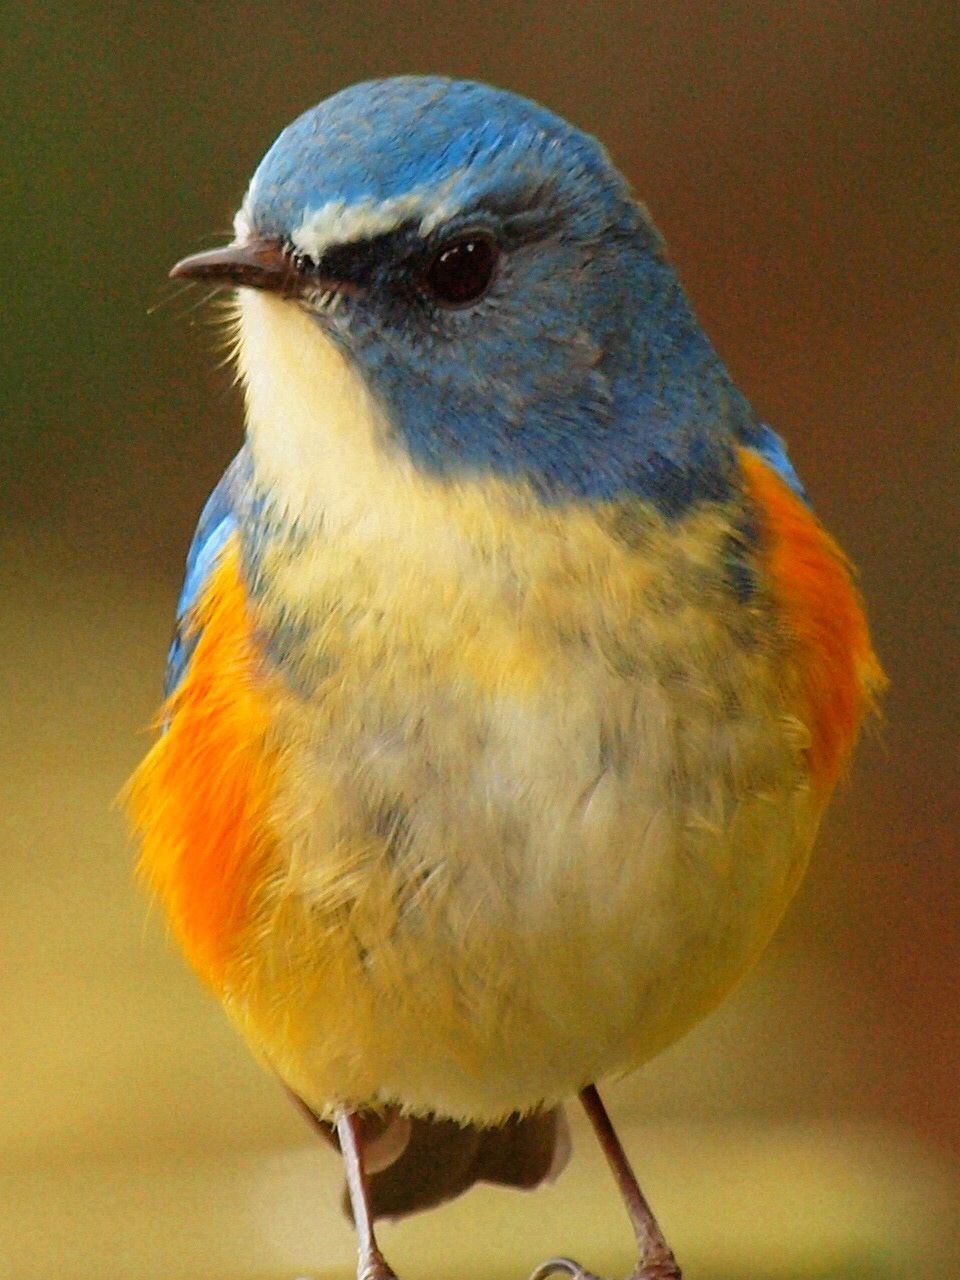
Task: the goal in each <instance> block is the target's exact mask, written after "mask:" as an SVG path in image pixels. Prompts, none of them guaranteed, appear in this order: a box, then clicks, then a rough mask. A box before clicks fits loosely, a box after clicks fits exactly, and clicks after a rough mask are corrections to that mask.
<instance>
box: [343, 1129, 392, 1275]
mask: <svg viewBox="0 0 960 1280" xmlns="http://www.w3.org/2000/svg"><path fill="white" fill-rule="evenodd" d="M337 1138H338V1139H339V1141H340V1150H341V1151H342V1153H343V1168H344V1173H345V1175H346V1179H347V1193H348V1195H349V1196H350V1208H351V1209H352V1210H353V1221H354V1225H355V1227H356V1229H357V1280H397V1277H396V1276H395V1275H394V1273H393V1271H392V1270H391V1268H390V1267H389V1266H388V1265H387V1263H386V1261H385V1259H384V1256H383V1254H382V1253H381V1252H380V1246H379V1245H378V1244H377V1238H376V1236H375V1235H374V1231H373V1215H372V1214H371V1212H370V1189H369V1186H368V1185H367V1175H366V1173H365V1172H364V1168H363V1136H362V1133H361V1129H360V1120H359V1118H358V1117H357V1115H356V1114H355V1113H354V1112H353V1111H341V1112H340V1113H339V1114H338V1115H337Z"/></svg>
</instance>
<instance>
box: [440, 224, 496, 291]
mask: <svg viewBox="0 0 960 1280" xmlns="http://www.w3.org/2000/svg"><path fill="white" fill-rule="evenodd" d="M498 256H499V255H498V250H497V246H496V243H495V242H494V241H493V239H491V237H490V236H484V235H472V236H464V237H463V238H462V239H461V240H451V241H450V243H449V244H446V245H444V247H443V248H442V249H440V250H439V251H438V252H437V253H435V254H434V255H433V257H432V258H431V259H430V261H429V262H428V263H427V266H426V269H425V271H424V273H423V277H422V279H423V286H424V288H425V289H426V290H427V292H428V293H429V294H431V295H432V296H433V297H434V298H435V299H436V300H437V302H439V303H441V304H442V305H443V306H445V307H465V306H467V304H468V303H471V302H476V300H477V299H478V298H480V297H482V296H483V294H484V293H486V291H487V286H488V285H489V284H490V281H491V280H492V279H493V273H494V270H495V268H496V265H497V257H498Z"/></svg>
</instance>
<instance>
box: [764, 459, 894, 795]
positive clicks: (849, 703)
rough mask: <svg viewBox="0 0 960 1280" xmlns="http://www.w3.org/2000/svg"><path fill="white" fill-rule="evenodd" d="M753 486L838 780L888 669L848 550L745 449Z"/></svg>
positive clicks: (805, 703) (800, 673) (807, 719)
mask: <svg viewBox="0 0 960 1280" xmlns="http://www.w3.org/2000/svg"><path fill="white" fill-rule="evenodd" d="M740 462H741V466H742V468H743V473H744V476H745V478H746V481H747V488H748V491H749V493H750V494H751V496H752V497H753V499H754V501H755V502H756V504H757V507H758V508H759V510H760V512H761V515H762V519H763V521H764V524H765V532H766V538H767V543H766V554H767V567H768V571H769V580H770V583H771V585H772V588H773V592H774V595H775V597H776V599H777V602H778V604H779V606H780V610H781V616H782V618H783V621H784V623H785V624H786V630H787V632H788V634H789V636H790V637H791V639H792V641H793V643H794V645H795V647H796V648H795V652H796V665H795V673H796V674H795V678H796V686H797V687H796V688H795V689H793V690H791V693H792V695H793V696H794V697H795V698H797V699H798V701H799V703H800V706H799V708H798V710H799V711H800V714H801V717H802V719H803V721H804V723H805V724H806V725H807V727H808V729H809V731H810V766H811V770H812V772H813V777H814V781H815V782H816V783H817V785H818V786H821V787H823V788H824V789H829V788H830V787H831V786H832V785H833V784H834V783H835V782H836V780H837V778H838V776H839V775H840V773H841V771H842V769H843V766H844V764H845V762H846V760H847V757H848V756H849V754H850V751H851V750H852V748H853V746H854V743H855V742H856V739H857V735H858V733H859V730H860V725H861V723H862V721H863V717H864V715H865V713H866V711H867V710H868V708H869V707H870V705H871V702H872V699H873V696H874V695H875V694H876V693H878V692H879V691H880V689H882V687H883V684H884V676H883V672H882V671H881V669H880V664H879V663H878V661H877V659H876V657H875V655H874V652H873V649H872V648H871V645H870V633H869V631H868V629H867V621H866V618H865V616H864V612H863V605H862V603H861V600H860V596H859V594H858V592H857V590H856V588H855V587H854V585H853V582H852V579H851V572H850V566H849V563H848V561H847V560H846V558H845V556H844V555H843V552H842V551H841V550H840V548H839V547H838V546H837V544H836V543H835V542H834V541H833V539H832V538H831V537H830V535H829V534H828V533H827V532H826V530H825V529H824V528H823V526H822V525H821V524H820V522H819V521H818V520H817V519H816V517H815V516H813V515H812V514H811V512H810V511H809V510H808V508H807V507H806V505H805V504H804V503H803V502H802V501H801V500H800V499H799V498H798V497H797V496H796V494H795V493H794V492H793V491H792V490H791V489H790V487H789V485H788V484H787V483H786V482H785V481H784V480H783V479H782V478H781V477H780V476H779V475H778V474H777V472H776V471H775V470H774V469H773V468H772V467H771V466H769V465H768V464H767V463H766V462H764V461H763V459H762V458H760V457H759V455H757V454H756V453H754V452H752V451H751V450H749V449H742V450H741V451H740Z"/></svg>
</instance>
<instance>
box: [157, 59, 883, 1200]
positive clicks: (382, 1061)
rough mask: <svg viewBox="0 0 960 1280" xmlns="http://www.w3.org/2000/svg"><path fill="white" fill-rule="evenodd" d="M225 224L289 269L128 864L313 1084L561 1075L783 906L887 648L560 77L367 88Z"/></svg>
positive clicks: (493, 1082) (186, 609)
mask: <svg viewBox="0 0 960 1280" xmlns="http://www.w3.org/2000/svg"><path fill="white" fill-rule="evenodd" d="M237 228H238V235H239V236H240V237H241V239H243V238H249V237H259V238H260V239H261V240H262V241H263V243H274V242H275V241H276V242H282V245H283V246H285V252H286V254H287V256H288V260H289V262H290V263H291V264H292V265H291V267H290V270H291V271H296V272H298V273H299V275H298V276H297V279H299V280H302V281H303V282H304V283H303V285H302V287H300V291H299V293H297V294H296V296H290V294H289V290H288V291H287V296H282V297H281V296H276V295H275V294H271V293H270V292H261V291H254V290H251V289H244V290H241V294H240V299H239V307H238V360H239V367H240V372H241V375H242V378H243V382H244V385H245V391H246V407H247V434H248V439H247V443H246V445H245V447H244V450H243V451H242V453H241V455H240V457H239V458H238V460H237V462H236V463H235V464H234V466H233V467H232V468H231V470H230V471H229V472H228V474H227V476H226V477H225V478H224V481H223V482H222V483H221V485H220V486H219V487H218V489H217V491H216V493H215V495H214V496H213V498H212V499H211V502H210V504H208V507H207V510H206V512H205V514H204V516H203V518H202V520H201V524H200V527H199V530H198V534H197V539H196V541H195V544H194V548H193V550H192V551H191V554H190V558H189V561H188V570H187V579H186V583H185V587H184V593H183V596H182V598H181V608H180V614H181V618H180V624H179V629H178V635H177V639H176V641H175V643H174V647H173V650H172V652H171V664H170V681H169V684H170V688H171V690H172V694H171V700H170V701H169V702H168V704H167V708H166V710H165V712H164V718H165V722H166V724H167V729H166V732H165V734H164V736H163V737H161V739H160V740H159V742H158V743H157V745H156V746H155V747H154V749H153V751H152V752H151V754H150V756H149V757H148V758H147V760H146V761H145V763H144V765H143V766H142V767H141V770H140V771H139V773H138V775H137V778H136V780H135V783H134V788H133V796H134V811H135V816H136V820H137V824H138V826H139V828H140V830H141V832H142V834H143V849H144V852H143V860H142V866H143V869H144V873H145V874H146V876H147V878H148V880H149V882H150V883H151V885H152V886H153V888H154V889H155V890H156V891H157V893H158V894H159V895H160V897H161V898H162V900H163V901H164V902H165V904H166V906H167V908H168V911H169V914H170V917H171V920H172V922H173V925H174V928H175V931H176V932H177V934H178V936H179V938H180V939H181V941H182V943H183V945H184V947H185V950H186V951H187V954H188V955H189V956H190V958H191V960H192V961H193V963H194V964H195V966H196V967H197V968H198V969H199V971H200V972H201V973H202V974H203V975H204V976H205V977H206V978H207V979H208V980H209V981H210V982H212V983H213V985H214V986H215V987H216V989H217V990H218V991H219V993H220V994H221V996H222V998H223V999H224V1002H225V1004H226V1006H227V1008H228V1010H229V1011H230V1014H231V1016H232V1017H233V1018H234V1020H235V1021H236V1022H237V1024H238V1026H239V1027H240V1028H241V1030H242V1031H243V1033H244V1035H245V1036H246V1037H247V1039H248V1040H249V1042H250V1044H251V1045H252V1046H253V1048H254V1049H255V1051H256V1052H257V1053H258V1054H259V1055H260V1056H261V1057H262V1058H263V1059H264V1060H265V1061H267V1062H268V1063H269V1064H270V1065H271V1066H272V1067H273V1069H274V1070H276V1071H277V1072H278V1073H279V1075H280V1076H281V1077H282V1078H283V1079H284V1080H285V1082H286V1083H287V1084H288V1085H289V1086H290V1087H291V1088H292V1089H293V1090H294V1091H295V1092H296V1093H297V1094H298V1095H299V1096H300V1097H301V1098H302V1099H304V1100H305V1102H306V1103H307V1104H308V1105H309V1107H310V1108H311V1109H312V1111H313V1112H314V1113H315V1114H316V1115H318V1116H320V1117H329V1116H330V1115H332V1113H333V1111H334V1109H335V1108H336V1107H338V1106H342V1105H351V1106H354V1107H357V1108H369V1107H382V1106H391V1107H395V1108H398V1109H399V1110H400V1111H401V1112H406V1113H413V1114H417V1115H434V1116H440V1117H447V1118H451V1119H454V1120H459V1121H469V1122H472V1123H474V1124H481V1125H483V1124H491V1123H495V1122H500V1121H502V1120H503V1119H504V1118H505V1117H508V1116H510V1115H511V1114H513V1113H516V1112H521V1113H527V1112H533V1111H536V1110H537V1109H542V1108H544V1107H550V1106H552V1105H554V1104H555V1103H558V1102H559V1101H561V1100H562V1099H563V1098H564V1097H566V1096H568V1095H569V1094H571V1093H572V1092H574V1091H576V1090H577V1089H579V1088H580V1087H581V1086H583V1085H584V1084H586V1083H588V1082H591V1081H594V1080H596V1079H598V1078H600V1077H602V1076H604V1075H607V1074H609V1073H611V1072H620V1071H624V1070H627V1069H629V1068H631V1067H633V1066H635V1065H637V1064H638V1063H640V1062H642V1061H644V1060H645V1059H646V1058H648V1057H650V1056H651V1055H652V1054H653V1053H656V1052H657V1051H658V1050H660V1049H662V1048H663V1047H665V1046H666V1045H667V1044H669V1043H670V1042H671V1041H672V1040H674V1039H676V1037H677V1036H679V1035H680V1034H682V1033H683V1032H684V1031H685V1030H686V1029H687V1028H688V1027H689V1026H690V1025H691V1024H692V1023H693V1022H695V1021H696V1020H697V1019H698V1018H700V1017H701V1016H703V1014H704V1013H706V1012H707V1011H708V1010H709V1009H710V1008H711V1007H712V1006H713V1005H715V1004H716V1003H717V1001H718V1000H719V999H721V998H722V996H723V995H724V994H725V992H726V991H727V990H728V989H729V988H730V986H731V985H732V984H733V983H734V982H735V981H736V980H737V979H738V978H739V977H740V976H741V974H742V973H743V972H744V971H745V970H746V969H747V967H748V966H749V965H750V964H751V963H752V962H753V961H754V960H755V959H756V957H757V955H758V954H759V953H760V951H761V950H762V948H763V947H764V945H765V944H766V942H767V940H768V939H769V937H770V935H771V933H772V931H773V929H774V928H775V926H776V924H777V922H778V920H779V918H780V916H781V914H782V912H783V910H784V908H785V907H786V904H787V902H788V901H789V899H790V896H791V894H792V893H793V891H794V889H795V887H796V885H797V883H798V880H799V877H800V875H801V874H802V871H803V869H804V866H805V864H806V861H807V857H808V854H809V851H810V847H811V844H812V841H813V837H814V833H815V831H816V827H817V823H818V821H819V818H820V815H821V813H822V811H823V807H824V805H825V803H826V801H827V799H828V796H829V793H830V790H831V788H832V786H833V784H834V782H835V780H836V778H837V776H838V773H839V771H840V769H841V768H842V765H843V763H844V761H845V760H846V758H847V756H848V755H849V752H850V750H851V748H852V746H853V743H854V740H855V738H856V734H857V731H858V728H859V724H860V721H861V719H862V716H863V714H864V711H865V709H866V707H867V705H868V703H869V699H870V696H871V689H872V688H873V687H875V685H876V684H877V682H878V680H879V672H878V668H877V666H876V662H875V659H874V658H873V656H872V653H871V650H870V645H869V638H868V635H867V630H866V624H865V622H864V619H863V614H862V610H861V606H860V603H859V600H858V598H857V595H856V592H855V590H854V588H853V586H852V584H851V580H850V576H849V572H848V569H847V566H846V564H845V562H844V560H843V558H842V556H841V554H840V553H839V551H838V550H837V548H836V546H835V545H834V544H833V542H832V541H831V540H830V538H829V537H828V536H827V535H826V534H825V533H824V531H823V530H822V528H821V527H820V525H819V524H818V522H817V521H816V519H815V517H814V516H813V515H812V513H811V512H810V510H809V508H808V506H807V505H806V501H805V495H804V493H803V489H802V486H801V485H800V482H799V480H798V478H797V476H796V474H795V472H794V471H793V468H792V466H791V465H790V463H789V460H788V458H787V455H786V452H785V449H784V447H783V444H782V442H781V441H780V440H779V438H778V437H777V436H776V435H775V434H774V433H773V432H772V431H771V430H770V429H769V428H768V427H766V426H764V425H763V424H762V423H760V422H759V421H758V420H757V418H756V417H755V415H754V414H753V413H752V411H751V410H750V408H749V406H748V405H747V404H746V402H745V400H744V399H743V397H742V396H741V395H740V394H739V392H737V391H736V389H735V388H734V387H733V385H732V383H731V382H730V379H729V376H728V375H727V373H726V371H725V370H724V368H723V366H722V364H721V363H720V361H719V360H718V358H717V356H716V354H715V352H714V351H713V349H712V347H711V346H710V344H709V342H708V341H707V339H706V337H705V336H704V335H703V333H702V331H701V329H700V327H699V325H698V324H697V322H696V320H695V318H694V316H693V314H692V312H691V310H690V308H689V306H688V304H687V303H686V300H685V298H684V296H683V293H682V290H681V289H680V286H679V284H678V283H677V280H676V277H675V275H674V273H673V271H672V268H671V267H670V266H669V264H668V263H667V261H666V259H665V257H664V253H663V248H662V245H661V242H660V240H659V237H658V235H657V234H656V232H655V230H654V229H653V227H652V224H651V223H650V220H649V217H648V215H647V214H646V212H645V210H643V209H642V208H641V207H640V206H639V205H637V204H636V203H635V202H634V201H633V200H632V198H631V197H630V195H629V192H628V190H627V188H626V185H625V183H624V181H623V179H622V178H621V177H620V175H619V174H617V173H616V171H615V170H614V169H613V168H612V166H611V165H610V163H609V161H608V159H607V157H606V155H605V153H604V152H603V151H602V149H601V148H600V147H599V145H598V144H597V143H595V142H594V141H593V140H592V139H589V138H586V137H585V135H583V134H581V133H579V132H578V131H577V130H575V129H573V128H572V127H571V126H569V125H566V124H565V123H564V122H562V121H559V120H558V119H557V118H556V117H554V116H552V115H551V114H550V113H548V112H546V111H544V110H543V109H542V108H538V107H534V106H533V105H532V104H529V103H525V102H523V101H522V100H520V99H517V98H514V97H513V96H512V95H508V94H503V93H501V92H498V91H494V90H490V89H486V88H485V87H483V86H477V85H464V84H457V83H452V82H448V81H443V80H439V79H432V78H428V79H401V80H397V81H388V82H381V83H376V84H370V85H362V86H357V87H355V88H353V89H351V90H348V91H346V92H345V93H344V94H340V95H338V96H337V97H335V98H334V99H331V100H330V101H329V102H327V103H324V104H321V106H320V107H317V108H315V109H314V110H313V111H311V112H308V113H306V115H304V116H303V117H301V118H300V120H298V121H297V122H295V123H294V124H293V125H292V126H290V128H289V129H288V130H286V131H285V132H284V133H283V134H281V136H280V138H279V140H278V141H277V143H276V144H275V145H274V147H273V148H272V149H271V151H270V152H269V153H268V155H267V157H266V158H265V160H264V161H263V163H262V165H261V166H260V168H259V169H258V171H257V173H256V175H255V176H254V179H253V181H252V183H251V186H250V190H249V192H248V194H247V198H246V200H245V201H244V205H243V208H242V210H241V213H240V214H239V215H238V221H237ZM465 228H470V229H474V230H475V229H477V228H481V229H482V231H483V233H484V234H485V235H487V236H490V237H492V238H494V240H495V242H496V244H497V246H498V252H499V255H500V257H499V265H498V269H497V274H496V276H495V277H494V280H493V282H492V284H491V286H490V289H489V290H488V291H487V293H486V294H485V295H484V296H483V298H482V299H480V300H478V301H477V303H476V304H475V305H473V306H469V307H466V308H461V309H458V310H456V311H452V310H444V309H443V308H441V307H439V306H437V305H436V304H435V302H434V301H431V300H430V299H429V298H427V297H426V296H425V295H424V293H423V292H422V291H421V290H420V289H419V286H418V283H417V282H418V280H419V279H420V276H419V274H418V273H420V272H421V271H422V267H423V263H424V261H425V260H426V259H427V258H428V257H429V255H431V254H433V253H435V252H436V250H437V248H438V246H442V245H443V244H444V243H449V240H450V237H451V236H457V235H462V234H463V233H464V229H465ZM259 242H260V241H258V243H259ZM291 278H292V277H291ZM314 278H315V279H317V280H321V279H322V280H323V282H324V283H323V286H322V290H321V288H320V286H319V285H317V286H316V287H315V288H314V287H312V286H311V285H310V281H311V279H314ZM338 282H339V283H338ZM284 288H285V290H286V289H287V285H286V284H285V285H284ZM534 1129H537V1131H538V1132H539V1129H538V1128H537V1126H533V1127H532V1128H531V1130H530V1132H533V1131H534ZM411 1158H412V1157H411ZM474 1163H475V1167H476V1168H478V1169H479V1168H481V1167H482V1165H483V1161H482V1160H480V1158H479V1156H478V1157H477V1158H476V1160H475V1162H474ZM471 1167H474V1166H471ZM518 1167H519V1166H518ZM476 1176H481V1175H480V1174H477V1175H476ZM519 1176H520V1175H519V1174H518V1175H517V1177H518V1178H519ZM468 1181H469V1179H468Z"/></svg>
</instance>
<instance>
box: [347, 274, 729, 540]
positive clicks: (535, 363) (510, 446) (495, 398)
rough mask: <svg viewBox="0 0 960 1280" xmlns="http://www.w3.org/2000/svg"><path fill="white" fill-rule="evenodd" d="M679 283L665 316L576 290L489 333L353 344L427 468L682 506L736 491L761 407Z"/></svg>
mask: <svg viewBox="0 0 960 1280" xmlns="http://www.w3.org/2000/svg"><path fill="white" fill-rule="evenodd" d="M671 292H675V294H676V297H668V298H667V299H666V300H665V302H664V308H665V309H666V314H665V315H655V316H653V317H651V320H652V321H653V323H651V324H650V326H649V327H647V328H646V329H643V328H638V329H637V330H636V331H635V332H631V333H628V334H627V335H624V334H623V332H622V322H621V321H620V319H619V316H618V308H617V301H618V300H617V299H615V298H613V299H607V298H604V297H601V298H599V299H597V298H594V299H593V303H594V305H593V307H592V312H593V314H589V315H587V316H586V317H580V316H578V315H577V314H576V313H575V312H574V311H573V310H572V309H573V306H574V304H573V302H571V300H570V298H569V296H568V298H567V299H566V303H567V305H566V306H563V305H562V304H561V302H560V301H559V300H558V299H551V300H550V304H549V305H548V306H547V307H545V308H539V309H538V311H537V317H536V319H537V323H536V325H533V326H529V325H525V323H524V321H523V319H522V318H517V317H514V316H511V314H510V312H509V309H503V310H502V311H501V312H499V313H496V312H491V313H490V314H489V315H488V316H486V317H483V318H482V319H483V321H484V323H485V324H486V326H487V327H486V329H485V330H484V331H481V332H482V337H478V336H477V334H472V333H470V331H469V328H468V327H467V325H466V324H465V323H464V321H463V319H462V318H461V319H460V320H458V321H457V324H458V325H459V326H460V329H461V330H462V336H461V335H460V334H455V335H454V336H453V337H448V336H445V335H443V334H441V335H440V336H437V337H435V338H434V339H433V340H431V341H418V342H417V343H416V344H412V343H407V344H404V343H402V342H398V341H397V339H396V335H394V334H388V335H386V336H385V335H384V334H383V332H382V331H381V330H380V329H379V328H378V327H377V326H376V325H375V324H368V325H363V324H361V325H358V326H355V327H354V330H353V332H352V333H351V334H350V335H349V338H348V339H347V341H346V346H347V348H348V354H349V355H350V356H351V358H353V359H354V360H355V361H356V363H357V364H358V366H359V367H360V369H361V372H362V375H363V376H364V378H365V379H366V380H367V382H368V384H369V385H370V387H371V389H372V390H373V392H374V394H375V395H377V397H378V398H379V399H380V400H381V402H382V403H383V404H384V406H385V407H386V410H387V414H388V417H389V419H390V420H391V422H392V423H393V424H394V427H395V429H396V431H397V434H398V437H399V438H400V440H401V441H402V443H403V444H404V446H405V447H406V449H407V450H408V452H409V454H410V456H411V457H412V459H413V460H414V462H415V463H416V464H417V465H418V466H420V467H422V468H424V469H425V470H427V471H429V472H431V473H433V474H437V475H442V476H456V475H464V474H466V475H469V474H494V475H498V476H503V477H506V478H515V479H523V480H525V481H527V482H529V483H530V484H531V485H532V487H533V488H534V489H535V491H536V492H537V493H538V494H539V495H540V497H541V499H542V500H543V501H545V502H548V503H551V504H555V503H562V502H567V501H585V500H586V501H590V500H610V499H615V498H618V497H626V496H634V497H642V498H645V499H646V500H648V501H650V502H651V503H653V504H654V505H655V506H656V507H657V508H658V509H659V510H661V511H662V512H663V513H664V514H668V515H671V516H675V515H680V514H682V513H683V512H684V511H686V510H687V509H688V508H689V507H690V506H691V505H692V504H694V503H696V502H701V501H711V500H723V499H724V498H726V497H727V496H728V495H729V493H730V491H731V486H732V485H733V484H734V483H735V480H734V470H735V468H734V465H733V457H732V443H733V440H734V438H735V434H736V431H737V428H738V426H739V425H740V422H741V420H747V419H749V418H751V417H752V415H751V412H750V410H749V406H747V405H746V402H745V401H743V399H742V397H740V396H739V395H738V393H737V392H736V391H735V389H734V388H733V387H732V385H731V384H730V381H729V378H728V377H727V375H726V372H725V370H724V369H723V366H722V365H721V364H720V362H719V360H718V359H717V357H716V355H715V353H714V352H713V349H712V348H711V347H710V345H709V343H708V342H707V341H706V339H705V338H704V336H703V334H702V332H701V331H700V329H699V326H698V325H697V324H696V322H695V321H694V320H693V318H692V317H691V316H690V314H689V312H688V311H687V309H686V306H685V302H684V300H683V297H682V294H680V292H679V289H676V290H675V291H671ZM568 294H569V291H568ZM623 305H629V303H628V301H627V300H624V302H623ZM671 306H672V307H674V308H675V309H676V311H677V312H678V313H679V314H676V315H674V314H672V313H671V311H670V307H671ZM611 317H612V318H611Z"/></svg>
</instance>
